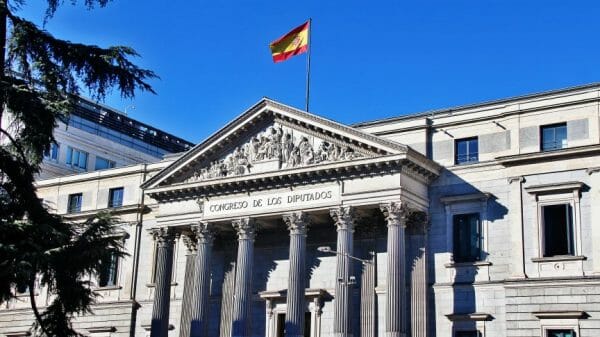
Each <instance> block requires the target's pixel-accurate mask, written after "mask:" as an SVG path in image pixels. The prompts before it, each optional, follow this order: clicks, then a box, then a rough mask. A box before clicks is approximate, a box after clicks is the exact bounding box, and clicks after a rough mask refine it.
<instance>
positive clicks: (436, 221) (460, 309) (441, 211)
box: [427, 169, 508, 337]
mask: <svg viewBox="0 0 600 337" xmlns="http://www.w3.org/2000/svg"><path fill="white" fill-rule="evenodd" d="M487 192H488V191H482V190H480V189H478V188H477V187H475V186H473V185H472V184H470V183H468V182H467V181H465V180H463V179H462V178H460V177H458V176H457V175H455V174H453V173H452V172H450V171H448V170H445V169H444V170H443V172H442V175H441V176H440V177H439V178H438V180H437V181H435V182H434V183H433V184H432V186H431V188H430V210H429V212H430V215H431V219H430V220H431V225H430V228H429V231H428V238H427V248H428V249H427V251H428V252H429V253H428V256H427V258H428V259H429V260H430V261H431V262H429V263H428V268H429V270H428V275H429V277H428V278H429V279H428V282H427V284H428V287H429V289H428V292H429V298H430V300H429V302H428V305H429V308H428V315H427V316H428V317H429V318H430V322H428V332H429V333H428V336H433V337H435V335H436V334H435V331H436V326H438V322H436V319H437V318H439V317H441V316H442V315H445V316H446V317H447V319H448V320H449V321H450V322H451V325H452V332H453V336H454V335H455V333H456V332H458V331H461V332H467V331H468V332H472V333H474V332H475V331H479V329H480V328H481V326H479V325H478V322H480V320H479V319H480V318H478V316H479V315H477V314H481V313H480V312H478V303H477V301H478V299H477V292H476V291H475V284H476V283H477V282H485V281H489V280H490V271H489V269H490V267H491V263H490V259H489V256H490V254H489V253H488V250H487V247H488V245H489V242H490V240H489V238H486V237H485V236H487V235H488V234H487V233H489V232H490V231H491V227H492V226H494V225H495V222H496V221H498V220H503V219H504V218H505V217H506V216H507V214H508V209H507V208H506V206H504V205H502V204H500V203H499V202H498V201H497V198H496V197H495V196H494V195H492V194H489V193H487ZM478 195H479V196H481V197H479V198H478V197H477V196H478ZM453 196H472V198H469V197H465V198H464V199H458V200H457V201H453V202H446V203H443V202H442V201H441V198H444V197H453ZM448 213H450V214H448ZM461 214H479V230H478V231H474V232H473V235H477V237H473V236H471V237H470V240H464V236H462V237H461V239H462V240H461V239H459V238H458V236H460V234H458V233H457V225H458V224H459V223H460V222H459V221H458V220H457V216H460V215H461ZM449 222H450V223H449ZM449 231H450V232H449ZM465 241H466V242H465ZM475 241H476V242H478V243H479V254H478V257H477V258H474V259H470V261H458V260H457V259H456V258H455V255H457V253H458V250H459V249H460V248H461V247H459V246H455V245H456V244H457V243H460V245H466V244H469V242H475ZM462 248H463V249H462V251H463V252H464V250H465V249H464V246H463V247H462ZM440 255H441V256H446V258H444V259H440V258H439V256H440ZM436 256H437V257H438V258H437V259H436ZM442 260H443V266H440V264H442ZM466 260H469V259H466ZM441 267H445V268H444V269H445V271H446V273H442V272H440V269H442V268H441ZM436 271H437V273H436ZM433 284H436V285H439V286H440V289H441V288H443V287H444V286H446V285H448V286H451V287H452V291H451V293H452V305H451V310H452V312H443V313H441V314H442V315H440V316H437V315H436V312H437V310H436V307H435V304H436V303H443V302H444V301H447V300H448V299H445V298H439V299H436V292H435V291H434V289H433V288H432V285H433ZM439 294H440V296H442V297H443V296H444V295H443V294H447V292H443V291H440V292H439ZM448 295H449V294H448ZM479 317H480V316H479ZM488 320H489V318H488ZM440 323H441V322H440ZM464 336H471V335H469V334H466V333H465V334H464ZM475 336H479V335H478V334H475Z"/></svg>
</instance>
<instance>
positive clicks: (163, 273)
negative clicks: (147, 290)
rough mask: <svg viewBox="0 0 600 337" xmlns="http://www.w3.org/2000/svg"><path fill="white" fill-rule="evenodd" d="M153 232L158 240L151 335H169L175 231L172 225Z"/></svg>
mask: <svg viewBox="0 0 600 337" xmlns="http://www.w3.org/2000/svg"><path fill="white" fill-rule="evenodd" d="M152 234H153V235H154V239H155V240H156V241H157V250H156V287H155V288H154V304H153V307H152V324H151V330H150V337H167V334H168V332H169V304H170V297H171V274H172V271H173V243H174V242H175V231H174V230H173V228H170V227H166V228H157V229H154V230H153V231H152Z"/></svg>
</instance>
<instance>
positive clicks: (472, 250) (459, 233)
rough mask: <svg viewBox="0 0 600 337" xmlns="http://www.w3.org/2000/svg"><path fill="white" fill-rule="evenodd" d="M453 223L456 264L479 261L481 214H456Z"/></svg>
mask: <svg viewBox="0 0 600 337" xmlns="http://www.w3.org/2000/svg"><path fill="white" fill-rule="evenodd" d="M453 222H454V226H453V227H454V244H453V247H454V252H453V253H454V262H474V261H479V260H480V256H481V225H480V221H479V213H470V214H456V215H454V217H453Z"/></svg>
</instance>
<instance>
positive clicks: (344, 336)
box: [333, 332, 353, 337]
mask: <svg viewBox="0 0 600 337" xmlns="http://www.w3.org/2000/svg"><path fill="white" fill-rule="evenodd" d="M333 335H334V336H335V337H353V335H352V334H351V333H344V332H334V333H333Z"/></svg>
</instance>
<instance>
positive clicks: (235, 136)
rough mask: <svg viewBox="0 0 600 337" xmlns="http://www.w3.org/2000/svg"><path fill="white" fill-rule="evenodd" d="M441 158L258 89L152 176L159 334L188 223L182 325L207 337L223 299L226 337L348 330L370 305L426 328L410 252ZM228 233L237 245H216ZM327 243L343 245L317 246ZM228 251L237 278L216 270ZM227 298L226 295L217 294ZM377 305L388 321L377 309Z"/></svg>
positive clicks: (388, 323) (155, 332)
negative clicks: (189, 260)
mask: <svg viewBox="0 0 600 337" xmlns="http://www.w3.org/2000/svg"><path fill="white" fill-rule="evenodd" d="M439 170H440V168H439V166H438V165H437V164H435V163H433V162H432V161H430V160H428V159H426V158H425V157H424V156H423V155H421V154H419V153H417V152H415V151H413V150H411V149H410V148H409V147H406V146H403V145H400V144H397V143H393V142H389V141H386V140H383V139H380V138H378V137H374V136H372V135H368V134H365V133H362V132H360V131H357V130H355V129H352V128H350V127H347V126H344V125H341V124H338V123H335V122H332V121H329V120H325V119H322V118H320V117H318V116H315V115H311V114H308V113H306V112H303V111H300V110H297V109H294V108H291V107H288V106H284V105H281V104H279V103H276V102H273V101H270V100H267V99H264V100H262V101H261V102H259V103H258V104H257V105H255V106H254V107H253V108H251V109H249V110H248V111H246V112H245V113H244V114H242V115H241V116H239V117H238V118H236V119H235V120H234V121H232V122H231V123H230V124H228V125H227V126H225V127H224V128H223V129H221V130H220V131H218V132H217V133H215V134H214V135H213V136H211V137H209V138H208V139H207V140H206V141H205V142H203V143H201V144H199V145H198V146H196V147H195V148H193V149H192V150H190V151H189V152H187V153H186V154H185V155H183V156H182V157H181V158H179V159H178V160H176V161H175V162H174V163H173V164H171V165H170V166H169V167H167V168H166V169H164V170H163V171H161V172H160V173H158V174H157V175H155V176H154V177H153V178H151V179H150V180H149V181H147V182H146V183H145V184H144V186H143V187H144V188H145V190H146V193H147V194H148V195H149V196H150V197H152V198H154V199H156V200H157V201H158V203H159V210H158V216H157V220H156V228H155V229H154V232H155V233H156V234H155V235H161V236H160V237H161V238H164V239H161V240H162V241H161V242H162V245H163V246H160V247H163V248H161V249H164V253H161V254H163V255H164V257H162V258H161V259H160V260H159V261H158V262H159V263H160V268H157V275H156V277H157V291H156V293H155V297H154V312H155V314H154V315H153V323H152V332H151V335H152V336H153V337H154V336H166V335H167V329H168V325H169V323H170V322H169V321H168V320H169V305H168V304H169V291H168V284H169V283H170V274H169V273H170V270H171V269H170V266H169V263H170V261H172V259H168V256H167V255H168V252H169V250H168V249H169V247H170V245H171V246H172V240H171V239H170V238H171V237H172V235H173V234H172V233H175V232H180V233H184V235H189V236H190V238H192V239H193V240H195V241H196V246H195V247H196V251H197V252H196V254H195V263H194V264H188V265H193V267H194V270H193V272H191V273H186V275H188V274H189V275H192V276H190V277H193V280H192V281H189V280H186V282H185V284H186V286H188V285H189V287H190V288H191V291H187V289H186V291H185V294H186V296H187V297H188V298H187V299H185V298H184V301H183V303H184V307H183V308H182V312H189V317H190V318H189V325H190V326H189V330H188V332H189V333H188V334H187V335H185V336H208V335H209V333H208V326H207V325H208V324H209V323H208V320H209V317H210V311H212V310H218V311H221V314H220V317H221V323H220V326H219V327H218V328H219V333H220V335H221V336H226V335H227V336H228V337H229V336H234V337H241V336H250V335H256V334H257V333H262V331H264V334H265V335H266V336H269V337H271V336H280V335H281V334H282V333H284V334H285V336H290V337H291V336H293V337H298V336H320V335H321V334H328V335H334V336H336V337H350V336H354V335H358V333H357V332H355V330H356V326H357V324H356V323H357V322H359V321H360V320H365V319H367V318H369V319H370V321H369V322H370V323H368V324H371V325H372V326H373V327H374V328H376V327H378V326H381V327H385V328H382V329H383V331H382V333H380V335H382V334H385V335H386V336H390V337H400V336H409V335H411V336H425V333H426V332H425V331H420V332H418V331H414V330H416V329H418V328H417V327H416V326H415V327H411V324H409V322H413V319H411V317H414V318H415V319H416V318H417V317H424V316H425V310H426V306H427V296H426V277H425V274H424V273H425V270H426V268H421V269H419V268H415V267H414V263H424V258H423V261H417V260H415V261H416V262H415V261H413V263H412V265H411V267H410V268H409V267H407V266H408V264H407V257H408V256H413V255H415V254H412V253H410V252H409V251H408V249H409V248H408V247H409V245H408V243H407V242H408V241H409V240H410V239H411V235H410V234H411V233H413V234H414V233H416V234H415V235H417V236H422V235H424V233H425V232H426V226H427V224H426V222H425V221H422V219H426V217H424V216H414V215H415V214H419V215H422V214H425V213H427V209H428V202H429V200H428V195H427V186H428V184H429V182H430V181H431V180H432V179H435V177H437V175H438V174H439ZM169 235H171V236H169ZM356 235H358V237H355V236H356ZM232 237H234V238H235V243H237V245H231V244H229V245H222V244H220V242H224V241H226V240H229V241H232V240H233V239H231V238H232ZM228 238H229V239H228ZM421 241H422V242H425V241H424V240H421ZM421 241H420V242H421ZM358 243H360V244H359V246H356V245H357V244H358ZM323 244H331V246H332V248H333V247H335V250H336V251H337V252H338V254H337V255H336V256H323V254H321V255H319V253H317V252H316V249H315V248H316V246H318V245H323ZM367 244H368V245H370V246H369V249H372V250H373V251H374V252H375V255H376V257H377V258H375V257H373V259H372V261H373V262H374V263H375V262H376V261H378V262H376V263H377V265H373V268H372V272H371V274H369V273H366V272H364V271H361V270H360V268H358V266H357V265H356V263H354V262H353V260H351V259H350V258H349V257H348V255H361V254H364V253H365V249H367V248H365V247H366V245H367ZM225 246H226V247H237V248H236V249H235V252H233V251H231V250H230V249H229V248H227V249H225V248H223V247H225ZM356 247H358V248H360V249H359V250H357V249H355V248H356ZM410 247H413V249H421V248H422V249H424V248H425V247H424V246H423V247H416V246H415V245H410ZM171 249H172V247H171ZM160 252H163V251H160ZM225 253H228V254H229V256H231V260H232V261H230V262H234V263H235V269H234V271H233V274H234V275H235V277H234V280H233V282H225V279H226V278H225V276H223V277H222V278H221V277H217V275H225V269H226V265H227V263H226V261H225V257H224V256H225V255H227V254H225ZM161 256H162V255H161ZM215 257H218V258H215ZM364 257H366V256H364ZM218 259H221V260H218ZM369 259H370V257H369ZM329 263H331V264H332V267H333V268H327V266H328V264H329ZM377 270H381V272H382V274H381V275H385V276H383V277H382V276H381V275H378V274H377ZM414 270H418V271H419V272H418V273H413V272H412V271H414ZM413 274H414V275H413ZM369 275H371V276H369ZM369 278H371V279H372V280H371V281H369V282H368V279H369ZM188 281H189V282H188ZM415 282H419V284H418V286H416V285H415V284H414V283H415ZM358 283H360V284H362V287H358V286H355V285H357V284H358ZM368 284H371V286H368ZM159 287H160V290H161V291H158V290H159ZM409 289H410V291H409ZM229 293H230V294H233V296H232V302H231V306H229V305H228V304H227V301H230V300H231V299H230V298H227V297H226V296H225V294H229ZM219 297H220V302H221V305H220V306H214V305H211V301H210V299H211V298H219ZM379 297H382V300H381V301H380V300H379V299H378V298H379ZM355 302H359V303H355ZM367 302H369V303H371V304H372V305H363V304H366V303H367ZM359 308H360V310H359ZM410 308H413V309H410ZM259 310H260V312H257V311H259ZM379 311H382V312H384V313H385V314H384V315H382V316H384V317H385V322H381V321H379V322H373V319H374V318H373V317H378V316H379V315H378V312H379ZM280 315H283V316H280ZM282 317H283V318H282ZM258 318H260V320H264V322H263V321H258ZM184 323H185V325H187V324H188V323H187V322H184ZM365 324H367V322H366V321H365ZM361 325H362V323H361ZM186 329H188V327H187V326H184V327H181V330H182V332H183V331H185V330H186ZM372 331H374V329H373V330H372ZM229 333H231V334H230V335H229ZM365 334H367V335H368V332H363V336H364V335H365Z"/></svg>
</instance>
